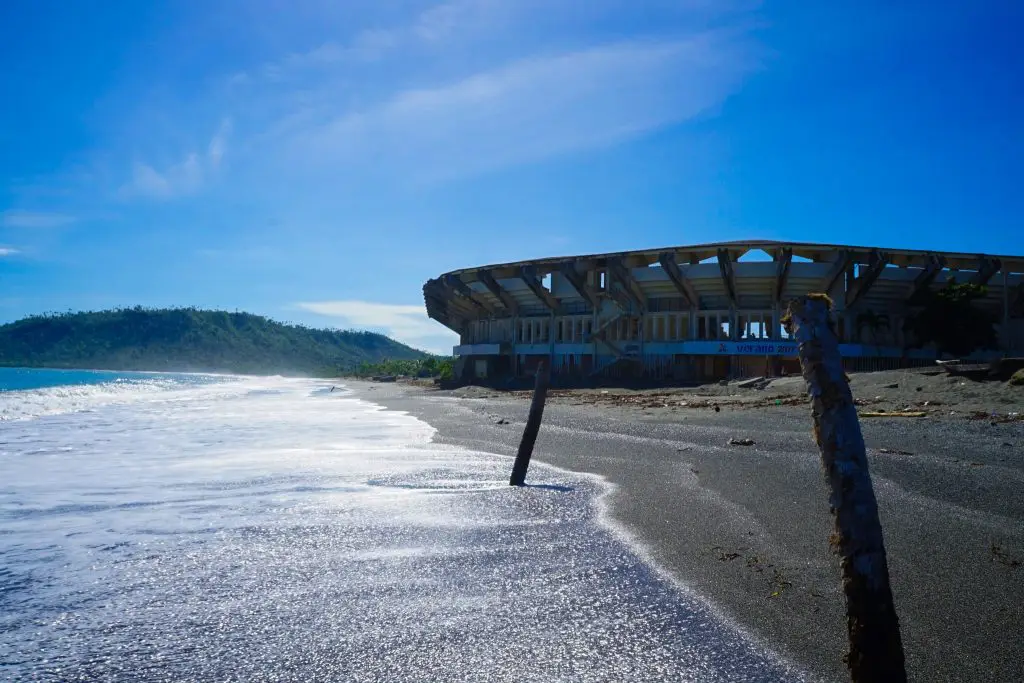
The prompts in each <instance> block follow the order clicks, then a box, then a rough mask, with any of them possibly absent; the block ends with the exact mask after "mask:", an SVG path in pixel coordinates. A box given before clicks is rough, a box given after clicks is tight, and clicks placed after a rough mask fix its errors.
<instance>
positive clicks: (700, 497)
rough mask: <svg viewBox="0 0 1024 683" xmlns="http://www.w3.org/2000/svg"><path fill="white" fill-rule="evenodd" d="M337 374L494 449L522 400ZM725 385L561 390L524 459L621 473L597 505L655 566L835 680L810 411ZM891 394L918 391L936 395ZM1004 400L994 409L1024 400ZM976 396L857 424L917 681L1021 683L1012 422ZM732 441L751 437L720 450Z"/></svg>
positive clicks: (1021, 523)
mask: <svg viewBox="0 0 1024 683" xmlns="http://www.w3.org/2000/svg"><path fill="white" fill-rule="evenodd" d="M854 379H855V381H854V386H855V392H856V394H855V395H857V396H858V397H860V396H861V395H863V394H865V393H869V392H870V391H871V389H869V388H866V387H867V386H868V385H863V386H862V387H861V391H860V392H857V391H856V389H857V386H858V382H861V381H863V380H858V379H857V378H856V377H855V378H854ZM876 379H877V378H876ZM882 379H884V378H882ZM879 381H881V380H879ZM935 381H936V382H939V381H942V382H949V380H948V379H947V378H940V379H937V380H935ZM344 382H345V384H346V385H348V386H349V387H350V388H352V389H353V390H355V391H356V393H357V394H358V395H359V396H360V397H363V398H366V399H368V400H371V401H373V402H375V403H378V404H381V405H383V406H386V407H388V408H392V409H397V410H403V411H408V412H410V413H412V414H413V415H415V416H417V417H420V418H421V419H424V420H425V421H427V422H428V423H430V424H431V425H433V426H434V427H435V428H437V430H438V433H437V436H436V437H435V440H437V441H439V442H444V443H451V444H458V445H464V446H467V447H471V448H474V449H479V450H484V451H489V452H495V453H502V454H506V455H513V454H514V453H515V448H516V446H517V445H518V440H519V437H520V435H521V433H522V428H523V424H524V422H525V417H526V412H527V408H528V401H526V400H524V398H525V394H503V393H500V392H493V391H489V390H478V389H475V388H471V389H470V390H468V391H467V390H457V391H455V392H448V391H438V390H431V389H428V388H424V387H418V386H415V385H409V384H401V383H387V384H385V383H378V384H372V383H364V382H352V381H349V380H344ZM726 389H727V388H725V387H723V388H722V390H721V392H720V393H722V394H723V398H722V399H720V400H715V401H711V402H708V403H706V405H707V406H710V405H711V403H715V404H718V405H719V412H715V411H714V410H713V409H712V408H711V407H691V406H690V405H687V406H684V407H680V406H679V403H680V402H686V403H690V399H688V398H687V397H685V396H681V397H676V399H677V400H675V401H674V403H675V405H674V406H673V405H672V403H673V401H672V400H664V401H663V399H661V398H659V399H657V400H646V399H644V400H640V401H634V402H630V401H616V402H614V403H612V402H610V400H608V399H606V398H598V399H594V400H589V399H587V398H586V395H585V394H586V392H583V393H580V392H568V393H566V394H563V395H561V396H557V395H556V396H555V397H554V398H553V399H552V400H551V401H550V402H549V404H548V406H547V408H546V411H545V417H544V425H543V427H542V428H541V433H540V437H539V439H538V442H537V448H536V451H535V456H534V457H535V458H536V459H537V460H540V461H543V462H547V463H550V464H552V465H556V466H559V467H563V468H566V469H570V470H574V471H583V472H593V473H597V474H600V475H602V476H604V477H605V478H607V479H608V480H609V481H611V482H613V483H614V484H616V485H617V489H616V491H615V493H614V494H613V495H612V497H611V500H610V515H611V517H612V518H613V520H614V521H615V522H617V523H618V524H620V525H622V526H623V527H624V528H625V529H626V530H627V531H628V532H629V533H630V534H631V535H632V536H634V537H635V538H636V539H638V541H639V542H640V543H641V544H643V546H645V548H646V549H647V551H648V552H649V554H650V556H651V558H652V559H653V560H654V561H655V562H657V563H658V564H659V565H660V566H661V567H663V568H664V569H666V570H667V571H669V572H670V573H671V574H672V575H674V576H675V577H676V578H678V579H679V580H680V581H682V582H683V583H685V584H686V585H688V586H689V587H691V588H692V589H694V590H695V591H697V592H698V593H700V594H701V595H703V596H705V597H706V598H707V599H709V600H710V601H711V602H712V604H713V605H715V606H716V607H718V608H719V609H720V610H721V611H722V612H724V613H725V614H726V615H727V616H729V617H730V618H732V619H734V620H735V621H736V622H737V623H738V624H740V625H741V626H743V627H745V628H746V629H747V630H748V631H749V632H750V633H751V634H753V635H754V636H755V637H756V638H758V639H759V640H761V641H762V642H764V643H765V644H766V645H768V646H769V647H771V648H773V649H774V650H776V651H777V652H779V653H780V654H782V655H783V656H785V657H787V658H789V659H790V660H791V661H793V662H795V663H796V664H797V665H798V666H800V667H802V668H804V669H805V670H807V671H808V672H809V673H811V674H812V675H817V676H819V677H820V678H821V680H823V681H845V680H848V677H847V675H846V670H845V666H844V664H843V661H842V655H843V653H844V652H845V646H846V633H845V616H844V607H843V600H842V594H841V592H840V585H839V569H838V561H837V559H836V558H835V556H833V555H832V554H830V552H829V548H828V536H829V533H830V531H831V519H830V515H829V512H828V505H827V493H826V488H825V483H824V480H823V477H822V475H821V471H820V466H819V462H820V461H819V456H818V452H817V449H816V447H815V445H814V443H813V440H812V437H811V433H810V425H811V420H810V414H809V408H808V407H807V406H806V405H786V402H785V401H782V400H781V399H780V403H778V404H777V403H776V402H775V399H772V400H771V401H761V400H760V399H759V398H758V397H755V400H753V401H748V402H746V403H743V402H735V401H732V402H731V401H729V400H726V397H727V394H729V393H735V392H729V391H727V390H726ZM904 391H905V392H909V393H907V396H908V400H913V401H917V402H923V401H924V400H929V398H928V396H931V394H930V393H927V394H924V395H922V392H919V391H916V390H915V388H914V387H913V386H910V387H909V389H908V388H907V387H904ZM591 392H593V393H596V394H597V395H598V396H605V397H606V396H608V395H610V394H611V392H609V394H601V393H600V392H601V390H591ZM621 393H626V394H628V392H621ZM636 393H638V394H644V393H645V392H636ZM646 393H647V394H651V393H652V392H646ZM876 395H877V394H872V395H871V396H870V398H872V399H874V397H875V396H876ZM467 396H478V398H468V397H467ZM1000 396H1001V395H1000ZM1007 396H1008V397H1009V398H1006V397H1001V398H1000V407H999V408H998V409H995V408H994V409H992V410H991V412H1000V411H1001V413H1002V414H1004V415H1005V414H1008V413H1012V412H1014V411H1016V410H1017V409H1018V408H1020V407H1021V406H1019V405H1017V403H1016V399H1015V394H1012V393H1010V394H1007ZM1022 396H1024V392H1022ZM932 400H935V399H934V398H933V399H932ZM949 400H950V399H949V398H948V397H947V401H949ZM898 402H899V401H896V403H898ZM905 402H906V401H905ZM878 403H882V402H881V401H879V402H878ZM694 404H695V405H696V404H697V402H694ZM659 405H660V407H659ZM666 406H669V407H666ZM886 406H888V404H886ZM979 406H980V407H979ZM979 406H975V405H973V404H970V405H965V406H963V407H959V406H951V405H948V404H947V405H944V406H942V410H941V411H939V410H937V409H935V408H934V406H932V408H933V410H932V411H931V412H930V414H929V416H928V417H924V418H917V419H908V418H873V419H863V420H862V421H861V424H862V429H863V431H864V436H865V441H866V444H867V446H868V450H869V459H870V465H871V468H872V476H873V479H874V485H875V490H876V494H877V496H878V499H879V506H880V515H881V520H882V526H883V529H884V533H885V542H886V548H887V551H888V557H889V565H890V573H891V578H892V583H893V590H894V593H895V600H896V608H897V611H898V613H899V616H900V620H901V628H902V634H903V640H904V647H905V650H906V653H907V668H908V672H909V674H910V679H911V680H913V681H929V682H930V681H950V682H957V683H973V682H978V683H981V682H982V681H985V682H991V681H1019V680H1024V565H1022V563H1024V422H1020V421H1009V422H1001V421H996V420H991V421H990V420H987V419H986V420H981V419H968V417H969V416H971V415H972V414H974V416H975V417H977V415H976V413H978V412H982V411H989V408H988V407H985V406H981V404H979ZM896 407H899V406H897V405H895V403H893V405H892V406H891V407H890V409H894V408H896ZM950 413H952V414H950ZM732 437H738V438H749V439H752V440H753V441H754V442H755V443H754V445H751V446H737V445H729V443H728V441H729V439H730V438H732ZM509 466H510V468H511V460H510V462H509Z"/></svg>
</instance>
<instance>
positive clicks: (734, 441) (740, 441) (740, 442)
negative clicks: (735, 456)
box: [729, 436, 754, 446]
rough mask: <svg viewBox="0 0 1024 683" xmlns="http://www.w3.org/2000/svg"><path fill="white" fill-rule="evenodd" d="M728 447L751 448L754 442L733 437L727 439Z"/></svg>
mask: <svg viewBox="0 0 1024 683" xmlns="http://www.w3.org/2000/svg"><path fill="white" fill-rule="evenodd" d="M729 445H730V446H753V445H754V440H753V439H746V438H737V437H735V436H734V437H732V438H731V439H729Z"/></svg>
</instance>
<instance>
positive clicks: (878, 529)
mask: <svg viewBox="0 0 1024 683" xmlns="http://www.w3.org/2000/svg"><path fill="white" fill-rule="evenodd" d="M831 310H832V301H831V300H830V299H829V298H828V297H827V296H826V295H824V294H810V295H807V296H803V297H800V298H798V299H794V300H793V301H791V302H790V303H789V309H788V310H787V312H786V315H785V317H784V318H783V320H782V322H783V324H784V325H785V326H786V329H787V330H789V332H790V333H791V334H792V335H793V336H794V338H795V339H796V341H797V343H798V344H799V353H800V367H801V369H802V370H803V376H804V381H806V382H807V393H808V394H809V395H810V397H811V405H812V415H813V416H814V437H815V439H816V440H817V442H818V448H819V449H820V450H821V462H822V465H823V467H824V470H825V475H826V478H827V479H828V484H829V487H830V489H831V493H830V496H829V504H830V506H831V510H832V516H833V519H834V521H835V533H834V534H833V537H832V544H833V546H834V548H835V549H836V551H837V553H838V554H839V556H840V565H841V567H842V573H843V593H844V594H845V595H846V616H847V630H848V634H849V638H850V652H849V655H848V656H847V667H848V668H849V670H850V680H851V681H853V683H869V682H870V683H904V682H905V681H906V680H907V674H906V670H905V667H904V660H903V643H902V640H901V639H900V628H899V619H898V618H897V616H896V609H895V607H894V606H893V601H892V589H891V587H890V585H889V568H888V565H887V563H886V559H885V545H884V543H883V541H882V526H881V524H880V523H879V521H878V503H877V502H876V500H875V492H874V490H873V489H872V487H871V475H870V473H869V472H868V461H867V454H866V452H865V448H864V438H863V437H862V436H861V432H860V423H859V422H858V421H857V409H856V407H855V406H854V403H853V394H852V393H851V392H850V385H849V383H848V382H847V378H846V373H845V372H843V363H842V359H841V357H840V355H839V340H838V338H837V337H836V332H835V327H834V325H833V322H832V316H831Z"/></svg>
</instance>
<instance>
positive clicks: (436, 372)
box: [350, 356, 455, 379]
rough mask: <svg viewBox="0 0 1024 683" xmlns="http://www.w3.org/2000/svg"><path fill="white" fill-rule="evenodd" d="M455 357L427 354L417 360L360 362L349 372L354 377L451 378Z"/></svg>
mask: <svg viewBox="0 0 1024 683" xmlns="http://www.w3.org/2000/svg"><path fill="white" fill-rule="evenodd" d="M454 365H455V359H453V358H443V357H440V356H428V357H427V358H421V359H419V360H385V361H381V362H379V363H368V362H364V363H360V364H359V366H358V367H356V368H354V369H353V370H352V372H351V373H350V374H352V375H354V376H356V377H377V376H381V375H390V376H394V377H400V376H405V377H439V378H441V379H451V378H452V375H453V373H452V370H453V368H454Z"/></svg>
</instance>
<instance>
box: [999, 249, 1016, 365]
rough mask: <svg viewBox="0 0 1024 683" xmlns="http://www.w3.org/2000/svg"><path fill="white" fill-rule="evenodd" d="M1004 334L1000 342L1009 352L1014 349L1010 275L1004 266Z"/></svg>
mask: <svg viewBox="0 0 1024 683" xmlns="http://www.w3.org/2000/svg"><path fill="white" fill-rule="evenodd" d="M1002 332H1003V333H1002V334H1001V335H999V341H1000V343H1001V346H1002V348H1003V350H1004V351H1009V350H1010V349H1012V348H1013V343H1012V341H1013V340H1011V339H1010V273H1009V272H1008V271H1007V270H1006V266H1003V330H1002Z"/></svg>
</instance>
